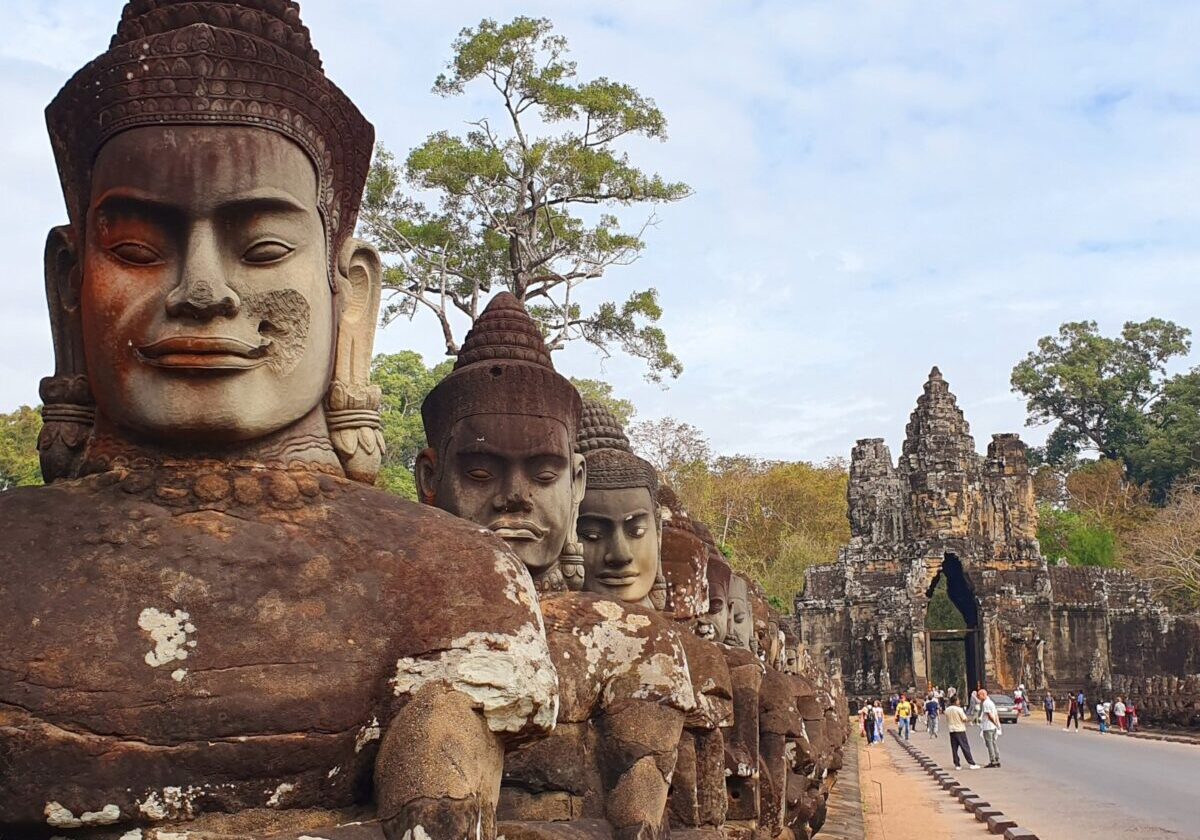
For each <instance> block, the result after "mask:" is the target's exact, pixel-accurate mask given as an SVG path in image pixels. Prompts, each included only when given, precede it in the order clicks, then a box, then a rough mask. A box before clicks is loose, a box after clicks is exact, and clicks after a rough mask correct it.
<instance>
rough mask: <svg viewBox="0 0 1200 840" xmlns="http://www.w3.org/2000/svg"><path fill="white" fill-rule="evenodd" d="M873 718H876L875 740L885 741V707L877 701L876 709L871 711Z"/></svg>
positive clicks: (874, 721)
mask: <svg viewBox="0 0 1200 840" xmlns="http://www.w3.org/2000/svg"><path fill="white" fill-rule="evenodd" d="M871 716H872V717H873V718H874V720H873V723H874V724H875V726H874V732H873V735H874V738H875V740H876V741H882V740H883V705H882V704H881V703H880V702H879V701H878V700H876V701H875V706H874V708H872V709H871Z"/></svg>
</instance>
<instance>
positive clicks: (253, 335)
mask: <svg viewBox="0 0 1200 840" xmlns="http://www.w3.org/2000/svg"><path fill="white" fill-rule="evenodd" d="M47 123H48V126H49V130H50V136H51V140H52V143H53V147H54V152H55V155H56V160H57V163H58V168H59V174H60V179H61V182H62V187H63V194H64V197H65V200H66V206H67V213H68V218H69V223H68V224H66V225H64V226H62V227H59V228H55V229H54V230H53V231H51V233H50V236H49V238H48V241H47V244H46V251H45V280H46V292H47V300H48V303H49V308H50V316H51V324H52V328H53V337H54V349H55V367H56V369H55V373H54V375H53V376H51V377H47V378H46V379H44V380H43V381H42V386H41V393H42V398H43V401H44V404H45V405H44V409H43V418H44V426H43V431H42V435H41V439H40V441H39V451H40V455H41V461H42V470H43V475H44V477H45V479H46V481H47V486H45V487H40V488H26V489H20V490H16V491H12V492H8V493H4V494H2V495H0V529H2V532H3V533H4V535H5V538H4V540H3V542H2V543H0V557H2V559H3V563H4V566H5V570H6V574H5V575H4V577H3V581H2V582H0V640H2V641H3V644H2V645H0V836H3V837H4V838H25V837H29V838H49V837H80V838H112V840H117V839H118V838H119V839H120V840H182V838H185V837H186V838H189V840H233V839H234V838H238V839H239V840H244V838H267V837H270V838H288V839H289V840H303V838H309V840H313V838H318V837H319V838H327V840H334V838H344V839H345V840H353V839H354V838H380V837H388V838H393V839H394V840H400V838H403V840H441V838H474V840H491V838H494V837H496V836H497V835H498V834H502V835H503V836H504V837H506V838H508V840H518V838H520V840H525V838H531V840H532V838H538V840H554V838H560V839H561V840H571V839H572V838H610V837H611V838H622V840H624V838H630V840H632V838H648V840H649V839H650V838H655V839H656V838H664V837H667V836H668V835H669V834H672V833H673V834H675V835H676V836H680V835H684V836H692V835H695V836H696V837H704V838H713V840H716V838H722V837H738V838H747V840H750V838H754V840H760V838H761V840H772V839H773V838H806V837H809V836H811V834H812V833H813V832H815V831H816V830H817V829H818V828H820V826H821V824H822V822H823V821H824V818H825V799H826V797H827V796H828V793H829V790H830V788H831V786H832V785H833V782H834V780H835V779H836V774H837V770H838V768H839V767H840V764H841V758H840V757H841V744H842V741H843V739H844V735H845V731H846V723H845V719H844V716H843V714H842V705H843V704H842V702H841V694H840V685H839V682H838V681H837V680H836V679H831V678H829V677H828V676H827V675H826V674H825V673H824V672H823V671H822V670H821V669H819V668H817V667H815V666H814V664H813V663H812V662H811V661H809V659H808V657H807V656H806V654H805V653H804V652H803V651H802V650H800V649H799V648H798V646H797V644H796V642H795V638H794V636H792V635H791V634H790V631H789V630H788V627H787V625H786V622H785V621H784V620H783V619H781V618H780V617H779V616H777V615H775V614H774V613H773V612H771V610H770V609H769V606H768V604H767V602H766V599H765V597H764V596H763V593H762V592H761V590H760V589H759V588H758V587H757V586H756V585H755V584H754V583H753V582H751V581H748V580H747V579H745V578H743V577H741V576H739V575H737V574H734V573H732V571H731V569H730V567H729V565H728V564H727V563H726V561H725V560H724V558H723V557H722V556H721V554H720V552H719V551H718V550H717V547H716V544H715V543H714V541H713V539H712V537H711V535H710V534H709V532H708V530H707V529H706V528H705V527H704V526H703V524H701V523H699V522H696V521H693V520H691V518H690V517H689V516H688V514H687V512H686V511H685V510H684V509H683V507H682V506H681V505H680V503H679V502H678V500H677V499H676V498H675V496H674V494H673V493H672V492H671V491H670V489H669V488H666V487H663V486H660V484H659V481H658V477H657V475H656V473H655V470H654V469H653V468H652V467H651V466H650V465H649V464H648V463H647V462H646V461H644V460H642V459H641V458H638V457H637V456H636V455H634V454H633V453H632V451H631V450H630V447H629V443H628V440H627V439H626V437H625V435H624V433H623V431H622V430H621V428H620V426H619V424H618V423H617V422H616V421H615V420H614V419H613V417H612V416H611V414H609V413H608V412H607V411H606V410H605V409H604V408H603V407H601V406H598V405H585V404H583V403H582V401H581V400H580V397H579V395H578V393H577V392H576V390H575V388H574V387H573V386H572V385H571V383H570V381H569V380H567V379H566V378H564V377H563V376H561V375H560V374H559V373H557V372H556V371H555V370H554V366H553V364H552V362H551V360H550V356H549V354H548V353H547V351H546V349H545V346H544V344H543V341H542V337H541V334H540V332H539V330H538V328H537V326H536V324H535V323H534V322H533V320H532V319H531V318H530V317H529V315H528V314H527V313H526V312H525V310H524V308H523V306H522V305H521V303H520V302H519V301H518V300H517V299H516V298H514V297H513V296H512V295H510V294H508V293H501V294H499V295H497V296H496V297H495V298H493V300H492V301H491V303H490V305H489V306H488V307H487V309H486V310H485V311H484V313H483V314H482V315H481V316H480V317H479V319H478V320H477V321H476V323H475V325H474V327H473V329H472V330H471V332H470V334H469V335H468V337H467V339H466V341H465V343H464V344H463V347H462V350H461V352H460V354H459V356H458V359H457V363H456V365H455V367H454V370H453V372H452V373H451V374H450V375H448V376H447V377H446V378H445V380H443V381H442V382H441V383H440V384H439V385H438V386H437V387H436V388H435V389H434V390H433V391H432V392H431V393H430V395H429V397H428V399H427V400H426V401H425V403H424V405H423V406H422V417H423V420H424V425H425V431H426V436H427V440H428V448H427V449H425V450H424V451H423V452H422V453H421V454H420V456H419V458H418V460H417V464H416V479H417V487H418V490H419V493H420V496H421V500H422V502H424V504H414V503H411V502H407V501H404V500H402V499H399V498H397V497H395V496H392V495H389V494H387V493H385V492H383V491H381V490H378V489H376V488H374V487H373V486H372V485H373V482H374V479H375V475H376V472H377V471H378V468H379V464H380V458H381V456H382V453H383V440H382V434H381V431H380V420H379V403H380V393H379V391H378V389H377V388H375V387H373V386H372V385H371V384H370V382H369V371H370V362H371V354H372V344H373V340H374V332H375V325H376V321H377V317H378V309H379V303H380V283H381V275H382V270H381V265H380V261H379V257H378V255H377V254H376V253H375V252H374V250H373V249H372V248H371V247H369V246H368V245H366V244H365V243H363V242H361V241H359V240H357V239H355V238H354V237H353V235H352V234H353V231H354V227H355V222H356V216H357V212H358V206H359V200H360V196H361V194H362V189H363V184H364V181H365V178H366V174H367V170H368V167H369V162H370V156H371V152H372V144H373V131H372V128H371V126H370V124H369V123H368V122H367V121H366V120H365V119H364V118H363V116H362V115H361V114H360V113H359V112H358V110H357V109H356V108H355V106H354V105H353V103H351V102H350V100H349V99H348V98H347V97H346V96H345V95H344V94H343V93H342V92H341V91H340V90H339V89H338V88H337V87H336V86H334V85H333V83H332V82H330V81H329V80H328V79H327V78H326V76H325V75H324V72H323V70H322V67H321V63H320V59H319V57H318V55H317V53H316V51H315V50H314V49H313V47H312V45H311V42H310V39H309V33H308V30H307V29H306V28H305V27H304V26H303V25H302V24H301V22H300V18H299V10H298V8H297V6H296V4H295V3H294V2H289V0H239V1H238V2H233V1H232V0H197V1H196V2H188V0H129V2H128V3H127V5H126V7H125V10H124V13H123V15H122V19H121V22H120V25H119V27H118V30H117V34H116V35H115V36H114V38H113V40H112V43H111V44H110V46H109V49H108V50H107V51H106V52H105V53H103V54H102V55H100V56H99V57H98V58H96V59H95V60H94V61H92V62H91V63H89V64H88V65H87V66H85V67H84V68H82V69H81V70H80V71H79V72H78V73H76V74H75V76H74V77H73V78H72V79H71V80H70V81H69V82H67V84H66V86H65V87H64V88H63V89H62V91H61V92H60V93H59V95H58V96H57V97H56V98H55V100H54V101H53V102H52V103H51V105H50V106H49V108H48V109H47Z"/></svg>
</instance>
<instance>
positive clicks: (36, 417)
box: [0, 405, 42, 490]
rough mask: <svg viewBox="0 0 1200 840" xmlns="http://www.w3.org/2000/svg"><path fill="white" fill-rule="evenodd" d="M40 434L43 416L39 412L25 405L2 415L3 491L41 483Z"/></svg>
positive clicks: (0, 460) (0, 484) (0, 461)
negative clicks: (38, 443)
mask: <svg viewBox="0 0 1200 840" xmlns="http://www.w3.org/2000/svg"><path fill="white" fill-rule="evenodd" d="M41 430H42V415H41V412H39V411H38V409H36V408H30V407H29V406H27V405H23V406H21V407H20V408H18V409H17V410H16V411H12V412H9V413H8V414H0V490H9V489H11V488H13V487H25V486H28V485H31V484H41V483H42V468H41V465H40V464H39V463H38V451H37V439H38V434H39V433H40V432H41Z"/></svg>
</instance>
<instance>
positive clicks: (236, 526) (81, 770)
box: [0, 464, 556, 828]
mask: <svg viewBox="0 0 1200 840" xmlns="http://www.w3.org/2000/svg"><path fill="white" fill-rule="evenodd" d="M0 530H2V531H3V533H4V534H5V539H4V540H3V542H2V543H0V564H3V567H4V569H5V574H4V578H3V583H0V638H2V639H4V645H2V646H0V709H3V710H5V711H3V712H0V754H3V755H5V757H6V764H7V770H8V773H6V775H7V776H8V781H6V783H5V784H4V785H3V786H0V787H2V788H3V790H0V828H2V827H3V825H5V824H7V825H14V824H39V825H45V824H46V821H47V819H48V818H49V817H48V816H47V814H45V813H43V810H44V807H48V806H47V803H54V802H57V803H59V804H60V805H61V806H62V810H63V813H64V814H65V816H64V815H63V814H59V816H62V819H63V820H66V822H64V823H63V826H64V827H70V826H71V822H70V820H71V819H78V813H79V812H80V811H79V809H81V808H82V809H84V811H86V812H89V813H91V812H101V811H104V809H108V811H112V812H114V813H117V814H119V820H120V822H121V823H124V822H125V821H127V820H130V819H135V820H136V819H139V818H150V819H155V820H161V819H174V818H185V817H190V816H192V814H193V812H195V813H199V812H204V811H207V810H219V811H225V812H232V811H238V810H244V809H250V808H263V807H269V808H279V807H283V808H304V807H310V806H315V805H318V804H321V805H325V806H328V805H334V806H340V805H346V806H348V805H352V804H354V803H355V802H356V801H358V798H359V796H360V795H361V790H362V789H363V784H364V783H365V782H366V781H367V780H369V779H370V777H371V773H372V769H373V765H374V755H375V750H376V748H377V746H378V744H377V742H378V739H379V738H380V736H381V733H382V732H383V731H384V730H385V729H386V726H387V724H388V721H389V720H390V717H391V716H392V715H393V714H394V713H395V711H396V710H398V709H399V708H400V707H401V706H402V705H403V704H404V703H405V702H406V701H407V697H408V695H409V693H410V692H412V691H415V690H416V689H417V688H419V687H420V686H421V685H424V684H425V683H427V682H429V681H431V680H442V681H445V682H448V683H450V684H451V685H454V686H455V687H458V688H460V689H461V690H463V691H464V692H465V693H467V694H468V695H469V696H470V697H472V698H473V699H474V700H475V701H476V703H477V704H478V706H479V708H481V709H482V711H483V713H484V714H485V716H486V718H487V721H488V725H489V726H490V727H491V728H492V729H493V730H494V731H497V732H501V733H504V734H505V735H506V736H508V737H509V738H510V739H514V738H521V737H524V736H532V735H536V734H540V733H542V732H544V731H545V730H547V729H549V728H550V727H551V726H552V725H553V722H554V709H555V705H556V677H555V672H554V669H553V666H552V664H551V663H550V660H549V654H548V652H547V650H546V642H545V636H544V632H543V629H542V625H541V619H540V615H539V613H538V609H537V602H536V597H535V594H534V592H533V587H532V582H531V580H530V578H529V575H528V573H527V572H526V571H525V569H524V567H523V566H522V565H521V564H520V562H519V561H517V560H516V558H515V557H514V556H513V555H512V554H511V553H510V552H509V551H508V550H507V549H506V548H505V546H504V544H503V543H502V542H501V541H500V540H498V539H496V538H495V537H493V536H491V535H484V534H482V533H480V532H479V529H478V528H477V527H475V526H473V525H471V524H470V523H467V522H465V521H462V520H458V519H455V518H453V517H450V516H448V515H445V514H443V513H441V512H439V511H435V510H433V509H431V508H428V507H423V506H420V505H417V504H415V503H411V502H406V501H404V500H401V499H398V498H396V497H394V496H391V495H389V494H386V493H384V492H383V491H379V490H376V489H374V488H371V487H367V486H365V485H361V484H356V483H354V482H350V481H347V480H345V479H342V478H340V477H334V476H331V475H325V474H322V473H314V472H311V471H306V470H267V469H261V468H247V469H238V468H234V467H229V466H228V465H219V464H218V465H211V466H204V465H201V466H196V465H187V466H186V468H170V467H159V468H154V469H146V470H125V469H114V470H111V471H109V472H106V473H100V474H96V475H92V476H88V477H86V478H83V479H78V480H73V481H63V482H58V483H56V484H53V485H50V486H47V487H41V488H22V489H19V490H15V491H12V492H8V493H4V494H0ZM100 754H103V755H104V761H103V762H97V761H96V760H95V756H97V755H100ZM68 782H69V784H68ZM190 782H192V783H193V784H192V786H191V788H189V783H190ZM80 791H87V792H88V796H89V797H91V798H94V799H95V801H91V799H89V801H87V802H82V801H75V800H76V799H78V797H77V796H76V795H75V794H78V792H80ZM180 791H183V793H179V792H180ZM189 791H190V792H189ZM72 792H74V794H73V793H72ZM176 794H178V795H176ZM110 806H111V808H110ZM108 811H105V813H108ZM67 812H69V813H67ZM56 813H58V811H56ZM71 814H74V815H75V816H73V817H72V816H71ZM115 821H116V820H114V822H115Z"/></svg>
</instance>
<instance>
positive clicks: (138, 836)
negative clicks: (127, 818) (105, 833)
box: [120, 828, 142, 840]
mask: <svg viewBox="0 0 1200 840" xmlns="http://www.w3.org/2000/svg"><path fill="white" fill-rule="evenodd" d="M120 840H142V830H141V829H140V828H134V829H131V830H129V831H126V832H125V833H124V834H122V835H121V837H120Z"/></svg>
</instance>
